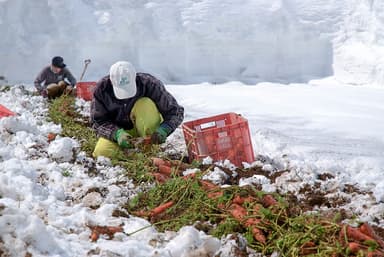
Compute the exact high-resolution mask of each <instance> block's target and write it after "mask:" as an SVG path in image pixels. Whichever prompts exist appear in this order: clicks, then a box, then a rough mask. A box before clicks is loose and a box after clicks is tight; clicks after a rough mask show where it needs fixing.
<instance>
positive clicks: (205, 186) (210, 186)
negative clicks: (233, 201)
mask: <svg viewBox="0 0 384 257" xmlns="http://www.w3.org/2000/svg"><path fill="white" fill-rule="evenodd" d="M199 183H200V185H201V186H202V187H203V189H204V190H206V191H210V190H215V189H217V188H218V186H217V185H215V184H213V183H211V182H209V181H206V180H200V181H199Z"/></svg>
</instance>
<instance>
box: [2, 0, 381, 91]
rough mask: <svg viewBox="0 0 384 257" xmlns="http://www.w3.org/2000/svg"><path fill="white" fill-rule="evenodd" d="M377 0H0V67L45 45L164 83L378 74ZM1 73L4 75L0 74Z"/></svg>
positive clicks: (72, 62)
mask: <svg viewBox="0 0 384 257" xmlns="http://www.w3.org/2000/svg"><path fill="white" fill-rule="evenodd" d="M383 25H384V1H378V0H305V1H303V0H243V1H233V0H166V1H164V0H152V1H149V0H38V1H31V0H0V37H1V40H0V76H3V77H5V78H6V79H7V80H8V82H15V83H17V82H26V83H32V81H33V80H34V78H35V76H36V75H37V73H38V72H39V71H40V70H41V69H42V67H43V66H45V65H47V64H49V63H50V61H51V58H52V57H53V56H55V55H61V56H63V57H64V60H65V62H66V63H67V65H68V67H69V68H70V70H71V71H72V72H73V73H74V75H75V76H76V77H77V78H79V77H80V74H81V72H82V69H83V66H84V60H85V59H88V58H89V59H91V60H92V63H91V64H90V66H88V70H87V72H86V75H85V77H84V79H83V80H97V79H99V78H100V77H101V76H103V75H105V74H107V73H108V70H109V67H110V65H111V64H112V63H114V62H115V61H118V60H128V61H131V62H132V63H133V64H134V65H135V66H136V67H137V69H138V70H139V71H144V72H149V73H152V74H154V75H156V76H158V77H159V78H160V79H162V80H164V81H165V82H167V83H199V82H204V81H208V82H212V83H220V82H225V81H230V80H238V81H243V82H245V83H257V82H260V81H271V82H282V83H291V82H306V81H308V80H310V79H316V78H322V77H326V76H332V75H334V76H335V77H336V78H337V79H338V80H340V81H342V82H346V83H351V84H375V85H382V84H383V81H384V26H383ZM3 79H4V78H3Z"/></svg>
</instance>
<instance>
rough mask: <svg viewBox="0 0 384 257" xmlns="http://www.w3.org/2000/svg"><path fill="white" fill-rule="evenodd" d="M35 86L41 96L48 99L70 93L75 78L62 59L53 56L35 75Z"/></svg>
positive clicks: (74, 83)
mask: <svg viewBox="0 0 384 257" xmlns="http://www.w3.org/2000/svg"><path fill="white" fill-rule="evenodd" d="M34 84H35V88H36V89H37V91H38V92H39V94H40V95H42V96H43V97H48V98H50V99H53V98H56V97H59V96H61V95H62V94H71V93H73V89H74V88H75V85H76V79H75V77H74V76H73V75H72V73H71V72H70V71H69V70H68V69H67V68H66V65H65V64H64V59H63V58H62V57H60V56H55V57H53V59H52V63H51V65H48V66H47V67H45V68H44V69H43V70H42V71H41V72H40V73H39V74H38V75H37V77H36V79H35V81H34Z"/></svg>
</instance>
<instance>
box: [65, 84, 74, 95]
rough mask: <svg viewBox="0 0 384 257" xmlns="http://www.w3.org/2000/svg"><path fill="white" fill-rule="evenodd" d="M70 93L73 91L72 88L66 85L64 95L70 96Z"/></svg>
mask: <svg viewBox="0 0 384 257" xmlns="http://www.w3.org/2000/svg"><path fill="white" fill-rule="evenodd" d="M72 91H73V86H71V85H67V87H66V88H65V94H67V95H71V94H72Z"/></svg>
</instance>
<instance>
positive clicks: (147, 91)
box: [91, 73, 184, 141]
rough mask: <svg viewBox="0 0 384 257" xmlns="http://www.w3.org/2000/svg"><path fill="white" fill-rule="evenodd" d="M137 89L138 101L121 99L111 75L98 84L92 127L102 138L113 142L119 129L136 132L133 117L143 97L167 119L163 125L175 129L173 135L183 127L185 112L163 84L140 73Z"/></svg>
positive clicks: (93, 106) (148, 75) (95, 92)
mask: <svg viewBox="0 0 384 257" xmlns="http://www.w3.org/2000/svg"><path fill="white" fill-rule="evenodd" d="M136 87H137V92H136V95H135V96H134V97H131V98H128V99H117V98H116V97H115V94H114V93H113V88H112V83H111V80H110V79H109V75H108V76H105V77H104V78H102V79H101V80H100V81H98V82H97V84H96V88H95V91H94V93H93V99H92V103H91V123H92V127H93V128H94V129H95V131H96V133H97V134H98V135H99V136H102V137H105V138H107V139H109V140H112V141H113V140H114V135H115V132H116V130H118V129H119V128H124V129H127V130H128V129H132V128H133V123H132V121H131V119H130V113H131V110H132V108H133V105H134V104H135V102H136V101H137V100H138V99H139V98H140V97H148V98H150V99H152V101H153V102H154V103H155V104H156V106H157V109H158V110H159V112H160V113H161V115H162V116H163V119H164V121H163V123H165V124H166V125H168V126H169V127H170V128H171V129H172V131H171V133H172V132H173V131H174V130H175V129H176V128H177V127H178V126H179V125H180V124H181V122H182V121H183V119H184V108H183V107H182V106H180V105H179V104H178V103H177V101H176V99H175V98H174V97H173V96H172V95H171V94H170V93H169V92H168V91H167V90H166V89H165V87H164V85H163V83H162V82H161V81H160V80H158V79H156V78H155V77H153V76H152V75H150V74H147V73H137V74H136Z"/></svg>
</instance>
